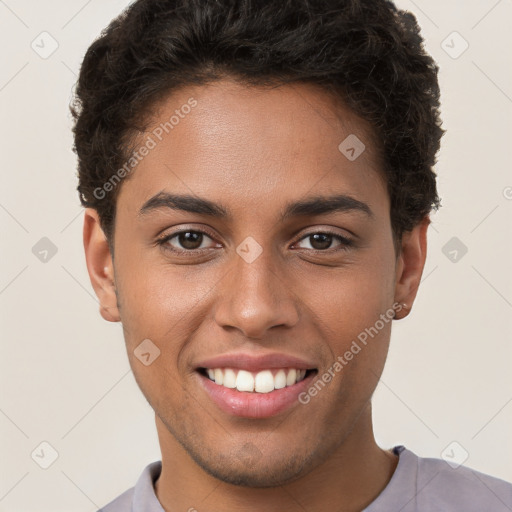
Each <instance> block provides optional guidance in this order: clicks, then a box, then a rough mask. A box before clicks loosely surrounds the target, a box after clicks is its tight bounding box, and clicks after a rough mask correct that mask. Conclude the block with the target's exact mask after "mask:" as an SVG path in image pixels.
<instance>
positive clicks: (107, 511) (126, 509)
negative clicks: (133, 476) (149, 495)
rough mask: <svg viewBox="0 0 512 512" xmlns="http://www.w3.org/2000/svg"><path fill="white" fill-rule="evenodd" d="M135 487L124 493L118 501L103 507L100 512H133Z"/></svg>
mask: <svg viewBox="0 0 512 512" xmlns="http://www.w3.org/2000/svg"><path fill="white" fill-rule="evenodd" d="M134 489H135V487H132V488H131V489H128V490H127V491H125V492H123V494H121V495H120V496H118V497H117V498H116V499H114V500H112V501H111V502H110V503H108V504H107V505H105V506H104V507H101V508H100V509H99V510H98V512H131V510H132V502H133V491H134Z"/></svg>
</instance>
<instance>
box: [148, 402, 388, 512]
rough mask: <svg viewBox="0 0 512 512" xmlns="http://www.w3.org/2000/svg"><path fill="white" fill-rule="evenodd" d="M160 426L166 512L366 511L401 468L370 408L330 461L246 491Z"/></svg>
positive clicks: (160, 494) (159, 484) (158, 488)
mask: <svg viewBox="0 0 512 512" xmlns="http://www.w3.org/2000/svg"><path fill="white" fill-rule="evenodd" d="M156 423H157V431H158V435H159V440H160V447H161V450H162V472H161V474H160V476H159V478H158V480H157V481H156V484H155V492H156V495H157V498H158V499H159V501H160V503H161V504H162V507H163V508H164V510H165V511H166V512H176V511H179V510H181V511H182V510H191V511H193V510H194V509H197V510H198V511H201V510H222V511H225V512H231V511H233V512H234V511H244V512H258V511H260V510H262V509H264V510H266V511H267V512H278V511H279V512H281V511H282V510H287V511H290V512H292V511H293V512H294V511H297V512H303V511H304V510H308V511H311V512H313V511H317V510H318V511H320V510H327V509H331V510H343V511H344V512H351V511H354V512H355V511H360V510H362V509H364V508H365V507H366V506H368V505H369V504H370V503H371V502H372V501H374V500H375V499H376V498H377V496H378V495H379V494H380V493H381V492H382V490H383V489H384V488H385V487H386V485H387V484H388V482H389V480H390V479H391V477H392V475H393V472H394V471H395V469H396V466H397V463H398V457H397V456H395V455H394V454H393V453H391V452H390V451H386V450H382V449H381V448H379V447H378V446H377V444H376V442H375V438H374V435H373V429H372V420H371V405H370V404H369V405H368V407H367V409H366V410H365V411H364V412H363V413H362V414H361V416H360V418H359V419H358V421H357V423H356V424H355V425H354V428H353V429H352V431H351V433H350V434H349V435H348V436H347V437H346V438H345V439H344V440H343V441H342V442H341V443H340V445H339V446H338V447H337V449H336V450H334V451H333V452H332V454H331V455H330V456H329V457H328V458H326V459H325V460H324V461H323V462H322V463H321V464H319V465H318V466H316V467H314V468H312V469H311V471H309V472H308V473H306V474H304V475H303V476H301V477H299V478H298V479H296V480H294V481H293V482H290V483H288V484H285V485H281V486H278V487H265V488H254V487H242V486H236V485H232V484H228V483H225V482H222V481H220V480H218V479H216V478H214V477H213V476H211V475H209V474H208V473H206V472H205V471H204V470H203V469H202V468H200V467H199V466H198V465H197V464H196V463H195V462H194V461H193V460H192V459H191V458H190V456H189V455H188V453H187V452H186V451H185V450H184V449H183V447H182V446H181V445H180V444H179V443H178V442H177V441H176V440H175V438H174V437H173V436H172V434H171V433H170V432H169V431H168V430H167V428H166V427H165V425H164V424H163V423H162V422H161V420H160V419H159V418H158V417H157V418H156Z"/></svg>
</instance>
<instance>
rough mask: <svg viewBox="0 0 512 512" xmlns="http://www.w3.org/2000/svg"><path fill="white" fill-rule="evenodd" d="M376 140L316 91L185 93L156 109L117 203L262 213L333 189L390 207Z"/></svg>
mask: <svg viewBox="0 0 512 512" xmlns="http://www.w3.org/2000/svg"><path fill="white" fill-rule="evenodd" d="M373 136H374V134H373V132H372V128H371V126H369V125H368V124H367V123H366V122H364V121H363V120H361V119H360V118H358V117H357V116H356V115H355V114H354V113H353V112H351V111H350V110H349V109H348V108H346V107H344V106H343V105H342V104H341V102H340V101H336V99H335V98H333V97H332V96H330V95H328V94H327V93H325V92H324V91H323V90H321V89H319V88H318V87H316V86H314V85H311V84H289V85H281V86H279V87H254V86H244V85H241V84H238V83H236V82H233V81H228V80H223V81H218V82H214V83H212V84H209V85H205V86H189V87H184V88H182V89H180V90H178V91H175V92H173V94H171V95H169V96H168V97H167V98H166V99H165V100H163V101H161V102H160V103H159V104H158V105H157V106H156V107H155V108H154V109H153V112H152V118H151V122H150V123H149V125H148V127H147V130H146V132H144V133H141V134H140V135H139V137H138V139H137V141H136V143H135V145H134V147H135V148H138V147H142V146H144V145H147V141H148V140H150V139H151V140H152V143H151V144H150V145H151V150H150V151H148V152H147V154H146V156H144V158H142V159H141V160H140V161H139V162H138V164H137V166H136V168H135V170H134V172H133V173H132V174H131V176H130V179H129V180H127V183H126V184H125V185H126V186H123V187H122V189H121V191H120V192H121V193H120V198H119V200H120V199H121V196H123V195H124V196H125V197H129V198H130V199H133V201H132V200H130V203H131V204H135V203H138V204H139V206H140V204H141V203H142V202H144V201H145V200H147V199H148V198H149V197H151V196H152V195H154V194H155V193H158V192H159V191H161V190H164V189H166V190H168V191H180V192H182V193H188V194H196V195H199V196H203V197H210V198H213V199H220V198H223V201H222V202H223V203H226V202H229V201H230V200H233V202H237V201H238V203H240V201H241V200H247V199H249V198H250V199H251V200H253V201H255V203H259V204H260V205H261V204H262V203H267V204H268V203H269V202H276V201H279V200H280V199H283V200H286V199H287V198H286V197H285V195H286V196H290V197H288V198H289V199H291V197H292V196H297V195H299V196H300V195H307V194H308V192H309V191H310V192H313V193H314V195H319V194H325V195H327V194H331V193H332V191H333V190H336V191H337V192H340V193H347V194H351V195H353V196H362V197H366V200H367V202H368V201H369V200H370V198H369V196H371V195H372V194H373V195H374V196H375V195H377V196H378V195H379V194H380V195H382V194H383V193H384V195H385V196H386V197H384V198H382V197H381V198H380V200H382V199H384V200H387V193H386V186H385V181H384V178H383V173H382V171H381V166H380V165H379V158H378V152H377V150H376V148H375V147H374V146H375V145H374V143H373ZM124 189H126V190H124ZM136 198H137V200H135V199H136ZM373 200H375V197H374V199H373ZM369 202H371V200H370V201H369Z"/></svg>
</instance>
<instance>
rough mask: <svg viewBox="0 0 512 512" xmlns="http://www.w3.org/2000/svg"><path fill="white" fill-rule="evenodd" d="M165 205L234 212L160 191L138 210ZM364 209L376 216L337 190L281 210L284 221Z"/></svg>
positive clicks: (219, 214)
mask: <svg viewBox="0 0 512 512" xmlns="http://www.w3.org/2000/svg"><path fill="white" fill-rule="evenodd" d="M162 208H170V209H172V210H182V211H185V212H190V213H197V214H201V215H208V216H210V217H216V218H219V219H229V218H231V215H230V214H229V211H228V209H227V208H225V207H224V206H222V205H221V204H217V203H214V202H212V201H210V200H208V199H203V198H200V197H196V196H192V195H177V194H170V193H168V192H159V193H158V194H156V195H155V196H153V197H152V198H151V199H149V200H147V201H146V202H145V203H144V204H143V206H142V207H141V209H140V211H139V217H142V216H144V215H147V214H149V213H151V212H152V211H155V210H159V209H162ZM354 211H355V212H362V213H364V214H365V215H366V216H368V217H370V218H373V217H374V214H373V212H372V210H371V208H370V207H369V206H368V205H367V204H366V203H364V202H362V201H359V200H358V199H355V198H353V197H350V196H347V195H344V194H338V195H334V196H316V197H310V198H307V199H303V200H300V201H296V202H292V203H288V204H287V205H286V206H285V208H284V210H283V212H282V213H281V221H284V220H286V219H288V218H290V217H299V216H315V215H325V214H328V213H335V212H354Z"/></svg>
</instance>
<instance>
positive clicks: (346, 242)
mask: <svg viewBox="0 0 512 512" xmlns="http://www.w3.org/2000/svg"><path fill="white" fill-rule="evenodd" d="M182 233H200V234H202V235H206V236H207V237H209V238H210V239H212V240H213V238H214V237H213V235H212V234H211V233H209V232H208V231H203V230H201V229H182V230H180V231H176V232H174V233H170V234H168V235H165V236H163V237H161V238H159V239H158V240H157V244H158V245H160V246H161V247H162V248H163V249H165V250H166V251H170V252H172V253H174V254H178V255H180V254H194V253H201V252H203V251H205V250H208V248H206V249H205V248H203V249H181V250H179V249H175V248H173V247H172V246H170V245H169V244H168V242H169V241H170V240H172V239H173V238H176V237H177V236H179V235H181V234H182ZM319 234H322V235H329V236H332V237H333V238H335V239H336V240H338V241H339V242H340V243H341V245H340V246H339V247H338V248H334V249H332V248H329V249H306V250H308V251H312V252H315V253H332V252H337V251H347V250H348V249H349V248H350V247H352V246H353V245H354V242H353V240H351V239H350V238H346V237H344V236H342V235H340V234H338V233H333V232H332V231H329V230H322V231H312V232H310V233H307V234H305V235H303V236H302V237H301V238H299V239H298V240H297V242H295V243H298V242H301V241H302V240H304V239H307V238H308V237H311V236H313V235H319Z"/></svg>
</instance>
